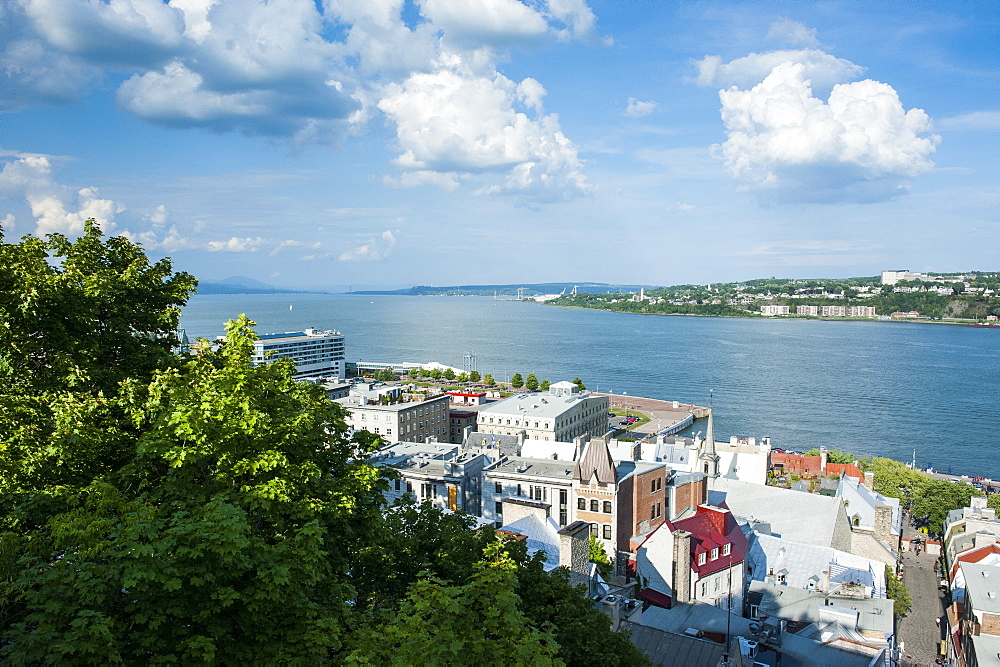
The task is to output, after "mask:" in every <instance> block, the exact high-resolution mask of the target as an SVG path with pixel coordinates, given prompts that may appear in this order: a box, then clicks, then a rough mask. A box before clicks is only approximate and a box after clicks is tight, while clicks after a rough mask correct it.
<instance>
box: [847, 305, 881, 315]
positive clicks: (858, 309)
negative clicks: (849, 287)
mask: <svg viewBox="0 0 1000 667" xmlns="http://www.w3.org/2000/svg"><path fill="white" fill-rule="evenodd" d="M847 316H848V317H875V306H848V307H847Z"/></svg>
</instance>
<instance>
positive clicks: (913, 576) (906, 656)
mask: <svg viewBox="0 0 1000 667" xmlns="http://www.w3.org/2000/svg"><path fill="white" fill-rule="evenodd" d="M909 530H910V529H909V527H908V526H907V529H906V531H904V532H908V531H909ZM940 580H941V577H940V576H939V575H938V572H937V557H936V556H930V555H928V554H927V552H925V551H921V552H920V553H919V554H916V553H913V552H912V551H907V552H904V553H903V585H905V586H906V588H907V589H909V591H910V599H911V600H912V602H913V607H912V609H911V610H910V613H909V614H907V615H906V616H905V617H904V618H902V619H901V620H900V621H899V624H898V627H897V631H898V633H899V639H900V640H901V641H902V642H903V644H904V651H903V652H902V654H901V655H900V665H901V667H907V666H909V665H933V664H934V660H935V659H936V658H937V657H938V646H939V644H940V641H941V640H942V639H944V633H945V632H946V631H947V622H946V619H945V618H944V610H945V603H944V598H943V597H942V594H941V592H940V591H938V582H939V581H940ZM938 622H940V625H939V623H938Z"/></svg>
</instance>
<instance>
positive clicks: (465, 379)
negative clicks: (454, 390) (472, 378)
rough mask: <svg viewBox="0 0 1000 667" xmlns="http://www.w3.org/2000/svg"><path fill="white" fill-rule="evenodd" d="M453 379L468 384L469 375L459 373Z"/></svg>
mask: <svg viewBox="0 0 1000 667" xmlns="http://www.w3.org/2000/svg"><path fill="white" fill-rule="evenodd" d="M455 379H456V380H458V381H459V382H468V381H469V374H468V373H466V372H464V371H463V372H461V373H459V374H458V377H456V378H455Z"/></svg>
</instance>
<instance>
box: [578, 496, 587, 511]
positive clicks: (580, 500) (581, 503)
mask: <svg viewBox="0 0 1000 667" xmlns="http://www.w3.org/2000/svg"><path fill="white" fill-rule="evenodd" d="M576 508H577V509H578V510H585V509H587V499H586V498H577V499H576Z"/></svg>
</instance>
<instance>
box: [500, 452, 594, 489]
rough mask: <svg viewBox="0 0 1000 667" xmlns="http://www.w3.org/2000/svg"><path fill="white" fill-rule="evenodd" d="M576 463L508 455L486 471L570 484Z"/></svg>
mask: <svg viewBox="0 0 1000 667" xmlns="http://www.w3.org/2000/svg"><path fill="white" fill-rule="evenodd" d="M574 465H575V464H574V463H573V462H572V461H556V460H555V459H529V458H525V457H522V456H508V457H506V458H503V459H500V460H499V461H497V462H496V463H494V464H493V465H491V466H489V467H488V468H486V470H485V472H487V473H490V472H497V473H504V474H507V475H517V476H521V477H537V478H539V479H540V480H541V479H545V480H554V481H559V482H565V483H566V484H570V483H572V481H573V466H574Z"/></svg>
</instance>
